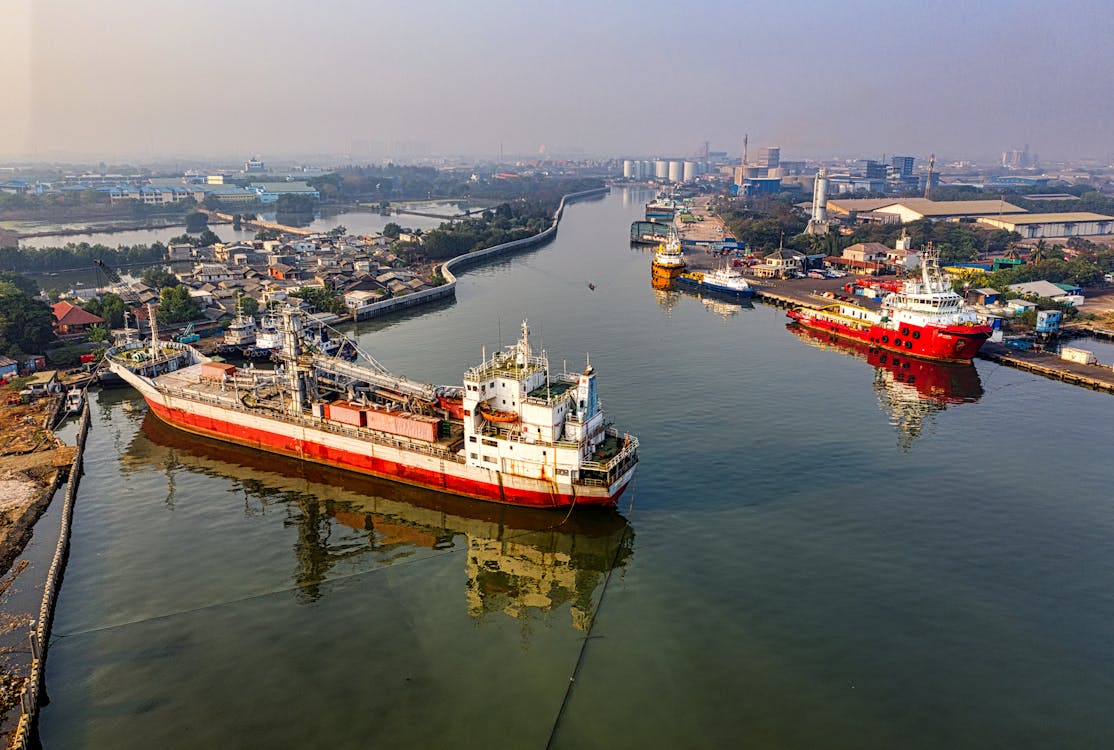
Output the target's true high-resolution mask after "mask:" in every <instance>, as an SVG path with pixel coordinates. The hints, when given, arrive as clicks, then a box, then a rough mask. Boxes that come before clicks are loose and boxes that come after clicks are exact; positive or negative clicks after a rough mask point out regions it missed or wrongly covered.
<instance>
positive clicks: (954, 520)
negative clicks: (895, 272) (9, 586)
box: [40, 190, 1114, 750]
mask: <svg viewBox="0 0 1114 750" xmlns="http://www.w3.org/2000/svg"><path fill="white" fill-rule="evenodd" d="M649 197H652V196H650V195H649V194H647V193H645V192H639V191H637V190H636V191H629V192H628V191H620V190H616V191H614V192H613V193H612V194H611V195H609V196H608V197H606V198H604V199H601V200H596V201H590V202H585V203H578V204H574V205H572V206H570V207H569V208H568V210H567V211H566V214H565V218H564V221H563V222H562V224H561V227H560V231H559V233H558V236H557V239H556V240H555V241H554V242H553V243H551V244H549V245H548V246H545V247H543V248H539V249H536V250H533V251H531V252H529V253H528V254H524V255H520V256H516V257H512V258H507V259H505V260H502V261H500V262H498V263H496V264H493V265H490V266H486V267H483V268H478V269H475V270H470V271H468V272H467V273H466V274H465V275H464V276H463V277H462V278H461V281H460V284H459V287H458V291H457V298H456V301H455V302H453V303H449V304H444V305H442V306H439V307H435V308H432V309H427V310H424V311H421V312H415V313H413V314H411V315H408V316H402V317H396V318H390V319H386V320H379V321H375V322H371V323H363V324H360V326H359V328H358V329H356V330H355V335H356V336H358V338H359V340H360V343H361V344H362V346H363V347H364V348H365V349H367V350H368V351H370V352H372V353H373V354H374V356H375V357H376V358H377V359H378V360H379V361H380V362H382V363H383V364H385V365H386V366H387V367H389V368H391V369H392V370H395V371H397V372H400V373H404V374H407V375H409V376H410V377H413V378H415V379H418V380H423V381H429V382H436V383H459V382H460V377H461V373H462V372H463V370H464V369H465V368H466V367H468V366H471V365H473V364H476V363H478V362H479V361H480V357H481V353H482V351H483V348H484V347H486V348H487V351H488V352H490V351H492V350H493V349H494V348H495V347H496V346H498V345H499V344H500V343H503V344H509V343H511V342H512V341H513V339H514V338H515V336H516V334H517V332H518V328H519V325H520V323H521V321H522V319H523V318H528V319H529V322H530V327H531V330H532V332H533V343H534V345H535V346H536V347H538V348H544V349H545V350H546V351H547V352H548V354H549V357H550V361H551V363H553V364H554V365H555V366H556V367H557V368H559V367H560V365H561V363H562V361H563V360H567V362H568V367H569V368H570V369H573V368H580V367H582V366H583V365H584V363H585V359H586V355H590V356H591V363H592V365H593V367H595V368H596V370H597V372H598V373H599V376H598V380H599V387H600V394H601V398H602V401H603V406H604V409H605V410H606V411H607V412H608V414H609V416H610V417H611V418H612V419H613V420H614V421H615V423H616V425H617V426H619V427H620V429H623V430H627V431H629V432H631V433H632V434H636V435H637V436H638V437H639V439H640V441H641V449H640V456H641V464H640V466H639V468H638V473H637V475H636V480H635V483H634V485H633V487H632V489H631V490H629V491H628V493H627V494H625V495H624V496H623V498H622V502H621V505H620V508H619V509H618V511H617V512H614V513H587V512H583V511H582V510H575V511H574V513H573V515H572V517H571V518H570V519H569V521H568V522H567V523H565V524H564V525H560V524H561V521H562V518H563V515H564V514H562V513H558V514H547V513H541V514H538V513H531V512H522V511H514V510H507V509H502V508H500V507H498V506H494V505H490V504H483V503H473V502H466V501H461V500H454V499H451V498H445V497H443V496H439V495H435V494H430V493H422V492H417V491H415V490H412V489H404V488H400V487H397V486H393V485H390V484H387V483H378V482H371V481H368V480H365V479H361V478H359V477H354V476H351V475H347V474H344V473H340V472H331V471H323V470H318V469H315V468H313V467H307V466H303V465H300V464H298V463H294V462H289V461H285V460H280V459H277V458H274V457H269V456H265V455H260V454H256V453H253V452H251V451H246V450H240V449H234V448H230V447H228V446H224V445H220V444H217V443H211V442H207V441H200V440H197V439H194V438H190V437H187V436H185V435H183V434H181V433H178V432H177V431H175V430H172V429H168V428H166V427H164V426H162V425H160V424H159V423H158V422H157V421H155V420H153V418H151V417H149V416H147V410H146V407H145V406H144V405H143V403H142V401H141V400H139V399H138V398H137V397H136V396H135V394H133V393H131V392H129V391H103V392H101V393H99V394H98V395H96V396H95V398H94V403H93V414H94V422H93V428H92V432H91V434H90V438H89V445H88V449H87V452H86V463H85V477H84V479H83V480H82V483H81V489H80V494H79V497H78V500H77V505H76V512H75V517H74V531H73V544H72V549H71V553H70V559H69V565H68V568H67V571H66V576H65V581H64V585H63V588H62V590H61V594H60V599H59V603H58V610H57V616H56V620H55V623H54V635H53V638H52V641H51V646H50V652H49V659H48V662H47V691H48V693H49V697H50V703H49V705H47V706H46V707H45V709H44V710H43V712H42V714H41V721H40V733H41V737H42V742H43V746H44V747H46V748H48V749H49V748H66V749H73V748H150V747H159V748H162V749H163V750H170V749H172V748H197V747H230V748H231V747H237V748H240V747H242V748H248V747H321V748H325V747H328V748H360V747H370V746H390V747H483V748H543V747H546V746H547V743H550V741H551V740H552V746H553V747H557V748H648V747H655V748H656V747H662V748H666V747H668V748H675V747H709V748H713V747H714V748H721V747H748V748H864V747H901V748H941V747H949V748H985V747H1010V748H1047V747H1057V748H1075V747H1078V748H1084V747H1103V746H1109V744H1110V742H1111V741H1112V739H1114V714H1112V713H1111V711H1110V709H1109V706H1110V697H1111V696H1112V695H1114V639H1112V638H1111V637H1110V623H1111V622H1114V589H1112V587H1111V585H1110V582H1111V580H1114V500H1112V498H1114V487H1112V483H1111V479H1110V461H1111V443H1110V434H1111V433H1110V426H1111V424H1112V423H1114V398H1112V397H1111V396H1109V395H1104V394H1099V393H1093V392H1089V391H1086V390H1083V389H1080V388H1075V387H1072V386H1068V385H1065V384H1062V383H1057V382H1052V381H1048V380H1043V379H1041V378H1038V377H1035V376H1032V375H1029V374H1026V373H1023V372H1020V371H1017V370H1013V369H1009V368H1004V367H999V366H996V365H994V364H991V363H987V362H977V363H976V364H975V365H974V366H973V367H972V368H961V369H958V370H957V369H955V368H940V367H932V366H923V365H920V364H918V363H913V366H912V367H908V368H903V367H902V366H901V365H900V364H899V365H894V364H893V363H892V362H890V363H881V362H878V361H873V360H868V358H867V357H868V354H867V353H864V352H856V351H854V350H851V349H847V348H844V347H840V346H837V345H835V344H833V342H830V341H827V340H824V339H816V338H810V337H807V336H802V335H799V334H796V333H794V332H793V331H791V330H789V329H787V328H786V325H785V323H786V318H785V314H784V311H782V310H778V309H775V308H771V307H765V306H763V305H755V306H753V307H751V306H739V305H732V304H729V303H723V302H718V301H714V300H703V299H700V298H698V297H695V296H690V295H686V294H676V293H671V292H659V291H655V290H654V289H652V288H651V286H650V269H649V261H650V258H649V255H648V254H647V253H646V252H645V251H642V250H637V249H632V248H631V247H629V246H628V244H627V232H628V227H629V224H630V222H631V221H632V220H634V219H636V218H638V216H639V215H640V213H641V209H642V203H643V201H645V200H646V199H647V198H649ZM589 284H592V285H593V286H594V289H593V288H592V287H590V286H589ZM589 627H591V633H590V634H591V638H588V639H587V640H586V636H587V635H588V633H589V631H588V628H589ZM574 673H575V675H576V679H575V682H570V677H571V676H572V675H573V674H574Z"/></svg>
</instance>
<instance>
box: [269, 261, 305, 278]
mask: <svg viewBox="0 0 1114 750" xmlns="http://www.w3.org/2000/svg"><path fill="white" fill-rule="evenodd" d="M267 273H268V274H270V276H271V278H272V279H278V280H279V281H298V280H300V279H301V278H302V276H303V274H302V272H301V271H299V270H298V269H297V268H295V267H294V266H289V265H287V264H285V263H274V264H272V265H270V266H267Z"/></svg>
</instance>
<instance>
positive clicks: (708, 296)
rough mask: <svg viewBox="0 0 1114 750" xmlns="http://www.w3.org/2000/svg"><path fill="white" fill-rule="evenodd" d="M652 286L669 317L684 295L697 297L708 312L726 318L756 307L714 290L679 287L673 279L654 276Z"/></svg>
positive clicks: (749, 302) (655, 295) (746, 301)
mask: <svg viewBox="0 0 1114 750" xmlns="http://www.w3.org/2000/svg"><path fill="white" fill-rule="evenodd" d="M650 286H651V288H652V289H653V290H654V297H656V298H657V302H658V304H659V305H660V306H661V308H662V309H663V310H664V311H665V317H667V318H668V317H670V316H671V315H672V314H673V308H675V307H676V306H677V303H678V302H679V301H680V299H681V297H682V296H685V297H695V298H696V299H698V300H700V301H701V302H702V303H704V307H706V308H707V309H708V312H711V313H713V314H715V315H718V316H720V317H721V318H723V319H724V320H727V319H728V318H730V317H733V316H735V315H738V314H739V313H740V312H741V311H743V310H753V309H754V304H753V303H751V301H750V300H745V299H743V300H737V299H729V298H726V297H724V296H722V295H718V294H715V293H714V292H701V291H698V290H694V289H689V288H687V287H678V286H676V285H674V284H673V282H672V280H671V279H659V278H654V279H651V280H650Z"/></svg>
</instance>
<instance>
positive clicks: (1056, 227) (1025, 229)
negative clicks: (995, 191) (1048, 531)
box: [977, 211, 1114, 239]
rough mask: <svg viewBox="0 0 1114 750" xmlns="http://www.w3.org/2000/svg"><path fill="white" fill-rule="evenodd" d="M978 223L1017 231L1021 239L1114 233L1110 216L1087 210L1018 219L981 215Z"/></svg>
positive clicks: (1019, 217) (1008, 230)
mask: <svg viewBox="0 0 1114 750" xmlns="http://www.w3.org/2000/svg"><path fill="white" fill-rule="evenodd" d="M977 221H978V223H979V224H982V225H985V226H989V227H994V228H996V229H1005V230H1006V231H1007V232H1017V233H1018V234H1020V235H1021V237H1022V238H1023V239H1039V238H1042V237H1088V236H1093V235H1099V234H1114V216H1103V215H1102V214H1094V213H1090V212H1087V211H1077V212H1070V213H1058V214H1023V215H1021V216H982V217H979V218H978V219H977Z"/></svg>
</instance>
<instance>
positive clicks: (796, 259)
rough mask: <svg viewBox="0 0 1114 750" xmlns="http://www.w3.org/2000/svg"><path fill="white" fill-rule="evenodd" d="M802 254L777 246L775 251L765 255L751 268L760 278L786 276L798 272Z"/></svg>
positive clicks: (801, 264) (802, 259) (802, 261)
mask: <svg viewBox="0 0 1114 750" xmlns="http://www.w3.org/2000/svg"><path fill="white" fill-rule="evenodd" d="M804 257H805V256H804V255H803V254H801V253H798V252H797V251H795V250H790V249H789V248H785V247H782V248H778V249H777V250H776V251H774V252H772V253H770V254H769V255H767V256H766V257H765V258H764V259H763V262H762V263H760V264H758V265H757V266H754V268H752V269H751V270H752V271H753V272H754V275H755V276H758V277H760V278H774V277H777V278H782V279H784V278H787V277H789V276H790V275H792V274H794V273H797V272H800V270H801V268H802V266H803V263H804Z"/></svg>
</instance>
